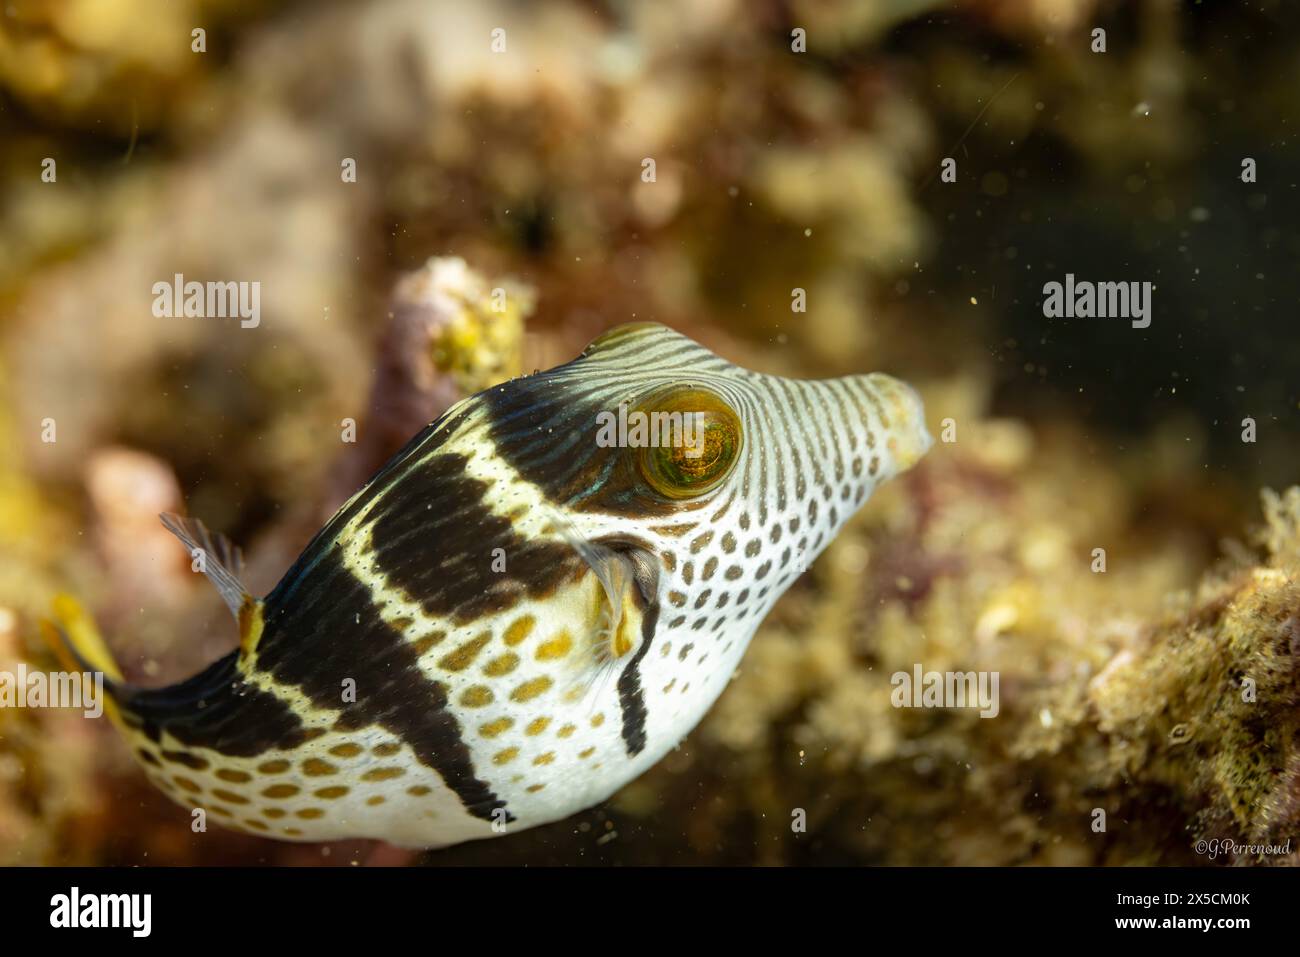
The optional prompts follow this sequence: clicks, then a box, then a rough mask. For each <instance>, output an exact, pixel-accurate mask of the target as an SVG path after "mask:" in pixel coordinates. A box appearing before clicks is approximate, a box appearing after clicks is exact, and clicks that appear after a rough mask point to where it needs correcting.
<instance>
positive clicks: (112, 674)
mask: <svg viewBox="0 0 1300 957" xmlns="http://www.w3.org/2000/svg"><path fill="white" fill-rule="evenodd" d="M41 635H42V637H43V638H44V639H45V641H46V643H47V644H48V645H49V646H50V648H51V649H53V651H54V654H55V655H56V656H57V657H58V659H59V661H60V662H61V663H62V665H63V667H64V668H66V669H68V670H69V671H77V672H82V673H86V672H99V673H101V674H102V675H103V676H104V688H105V690H106V691H108V695H109V700H108V701H106V702H105V703H104V704H105V710H106V711H107V712H108V714H109V717H111V718H112V719H113V720H114V721H119V720H120V718H121V714H120V712H119V711H118V708H117V704H116V702H117V701H119V700H120V699H121V697H122V694H123V692H124V691H125V690H126V687H127V686H126V682H125V680H124V679H123V677H122V669H121V668H119V667H118V665H117V661H116V660H115V659H114V658H113V653H112V652H111V651H109V650H108V645H107V644H106V643H105V642H104V638H103V636H102V635H100V633H99V628H98V627H96V625H95V621H94V619H93V618H91V616H90V614H89V613H88V612H87V611H86V610H85V609H84V608H82V607H81V603H80V602H78V601H77V600H76V599H75V598H73V597H72V596H71V595H67V594H60V595H56V596H55V598H54V620H53V621H50V620H45V621H42V622H41Z"/></svg>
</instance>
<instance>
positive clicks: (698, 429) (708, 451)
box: [638, 386, 744, 499]
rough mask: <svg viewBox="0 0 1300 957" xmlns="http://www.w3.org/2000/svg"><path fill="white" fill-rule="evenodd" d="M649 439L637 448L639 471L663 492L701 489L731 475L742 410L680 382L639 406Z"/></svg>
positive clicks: (687, 494)
mask: <svg viewBox="0 0 1300 957" xmlns="http://www.w3.org/2000/svg"><path fill="white" fill-rule="evenodd" d="M641 411H643V412H645V413H646V417H647V419H648V425H649V441H648V442H647V443H646V444H645V445H643V446H642V447H641V448H640V449H638V462H639V466H640V469H641V475H642V476H643V477H644V478H645V480H646V482H648V483H649V484H650V487H651V488H653V489H654V490H655V491H656V492H658V493H659V494H660V495H663V496H664V497H666V498H674V499H683V498H693V497H695V496H697V495H703V494H704V493H705V492H708V491H710V490H711V489H714V488H716V487H717V486H718V484H719V483H720V482H721V481H722V480H723V479H724V478H726V477H727V474H728V473H729V472H730V471H731V468H732V466H734V465H735V464H736V460H737V459H738V458H739V457H740V449H741V445H742V443H743V441H744V436H743V431H742V429H741V427H740V416H738V415H737V414H736V411H735V410H734V409H733V408H732V407H731V406H730V405H728V404H727V402H726V401H725V400H724V399H723V398H722V397H721V396H719V395H717V394H716V393H714V392H711V391H709V390H707V389H701V388H698V387H695V386H677V387H674V388H672V389H669V390H667V391H665V392H661V393H658V394H656V395H654V396H652V397H651V398H650V399H649V400H648V401H647V402H646V403H644V404H643V405H642V406H641Z"/></svg>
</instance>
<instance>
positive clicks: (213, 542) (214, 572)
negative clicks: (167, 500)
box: [158, 512, 249, 621]
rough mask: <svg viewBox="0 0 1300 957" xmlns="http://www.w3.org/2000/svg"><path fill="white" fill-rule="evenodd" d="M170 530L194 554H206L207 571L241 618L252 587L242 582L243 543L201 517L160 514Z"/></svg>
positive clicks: (234, 611)
mask: <svg viewBox="0 0 1300 957" xmlns="http://www.w3.org/2000/svg"><path fill="white" fill-rule="evenodd" d="M158 517H159V518H161V519H162V523H163V525H164V526H166V528H167V530H168V531H169V532H171V533H172V534H173V535H175V536H176V537H177V538H179V539H180V540H181V541H182V542H183V543H184V544H185V547H186V548H187V549H189V551H190V554H191V555H193V554H194V552H195V551H196V550H198V551H200V552H202V553H203V573H204V574H205V575H207V576H208V580H209V581H211V582H212V584H213V585H215V586H216V587H217V591H218V592H219V593H220V594H221V600H222V601H224V602H225V603H226V607H227V608H229V609H230V613H231V614H232V615H234V616H235V620H236V621H239V611H240V609H241V608H243V606H244V603H245V602H246V601H247V600H248V598H249V594H248V589H247V588H245V587H244V583H243V582H242V581H240V578H239V576H240V575H241V574H242V573H243V570H244V556H243V553H242V552H241V551H240V550H239V546H238V545H236V544H235V543H234V542H232V541H231V540H230V539H228V538H226V536H224V535H220V534H217V533H215V532H210V531H208V527H207V526H206V525H204V524H203V523H202V522H201V521H199V520H198V519H197V518H187V517H185V516H183V515H173V514H172V513H171V512H164V513H163V514H162V515H159V516H158Z"/></svg>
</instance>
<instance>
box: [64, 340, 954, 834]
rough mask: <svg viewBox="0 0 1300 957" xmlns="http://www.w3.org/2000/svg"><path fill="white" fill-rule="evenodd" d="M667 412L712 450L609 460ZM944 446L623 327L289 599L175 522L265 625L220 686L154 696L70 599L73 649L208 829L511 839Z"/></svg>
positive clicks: (703, 696) (897, 386)
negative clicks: (255, 585)
mask: <svg viewBox="0 0 1300 957" xmlns="http://www.w3.org/2000/svg"><path fill="white" fill-rule="evenodd" d="M638 412H640V413H645V414H646V417H645V418H642V419H640V420H639V421H641V422H645V421H647V419H648V420H649V421H652V422H653V421H660V422H665V421H672V420H671V419H663V418H660V419H658V420H656V419H655V418H654V415H655V413H669V414H671V413H673V412H683V413H690V414H691V415H692V416H693V417H694V418H693V420H692V421H693V423H694V425H695V427H696V433H695V435H694V437H693V439H692V441H691V442H689V443H687V442H672V441H669V442H657V443H656V442H652V441H645V440H644V439H645V436H644V434H643V433H644V430H641V433H638V431H637V430H636V429H635V428H634V429H632V430H630V431H628V433H627V434H626V435H622V436H620V437H621V438H622V439H623V441H622V443H620V442H617V441H615V442H611V441H607V439H608V438H609V436H608V435H605V436H604V438H605V439H606V441H599V440H598V439H600V438H601V434H600V428H599V426H598V422H600V421H602V416H601V413H617V414H620V415H623V416H626V421H634V420H635V419H636V417H635V416H634V413H638ZM603 421H605V422H608V421H609V420H608V418H605V419H603ZM638 438H640V439H641V440H642V441H633V440H634V439H638ZM930 442H931V439H930V436H929V433H928V432H927V431H926V427H925V421H924V414H923V410H922V405H921V401H920V399H919V397H918V396H917V393H916V392H915V390H913V389H912V388H911V387H910V386H908V385H906V384H904V383H903V382H900V381H899V380H897V379H894V378H891V377H890V376H887V375H883V374H871V375H857V376H848V377H845V378H839V379H829V380H824V381H800V380H793V379H787V378H780V377H777V376H772V375H762V374H759V373H756V372H752V371H750V370H748V369H744V368H740V367H738V366H735V365H732V364H731V363H729V362H727V361H726V360H724V359H722V358H720V357H718V356H717V355H714V354H713V353H712V352H710V351H709V350H707V349H705V348H704V347H703V346H701V345H699V344H698V343H696V342H694V341H693V340H691V339H689V338H687V337H685V336H683V335H680V334H678V333H676V332H674V331H672V330H670V329H668V328H666V327H664V326H660V325H655V324H635V325H628V326H622V327H619V328H616V329H614V330H612V331H610V332H608V333H606V334H605V335H602V336H601V337H600V338H598V339H596V340H595V341H594V342H592V343H591V345H589V346H588V347H587V348H586V350H584V351H583V352H582V354H581V355H580V356H579V357H578V358H576V359H574V360H573V361H571V362H568V363H566V364H564V365H561V366H558V367H556V368H554V369H551V370H549V371H546V372H539V373H534V374H532V375H530V376H525V377H521V378H516V379H513V380H510V381H508V382H505V383H503V384H501V385H498V386H496V387H494V388H491V389H488V390H486V391H484V392H480V393H478V394H477V395H474V396H471V397H469V398H467V399H465V400H463V401H461V402H459V403H458V404H456V405H454V406H453V407H452V408H450V409H449V410H448V411H447V412H446V414H444V415H443V416H442V417H441V418H439V419H438V420H437V421H435V422H433V423H432V424H431V425H429V426H428V427H427V428H425V429H424V430H423V431H422V432H421V433H420V434H418V435H417V436H415V437H414V438H413V439H412V440H411V441H410V442H409V443H408V444H407V446H406V447H405V448H404V449H402V450H401V451H400V452H399V453H398V454H397V455H396V456H394V457H393V458H392V459H391V460H390V461H389V462H388V463H387V464H386V465H385V466H384V467H383V468H381V469H380V471H379V472H378V473H377V474H376V475H375V476H374V477H373V478H372V479H371V480H370V481H369V482H368V483H367V484H366V485H365V486H364V487H363V488H362V489H361V490H360V491H359V492H357V493H356V494H355V495H354V496H353V497H352V498H351V499H350V500H349V501H348V502H347V503H346V504H345V505H344V506H343V507H342V508H341V509H340V510H339V512H338V513H337V514H336V515H335V516H334V517H333V518H332V519H331V520H330V521H329V523H328V524H326V526H325V527H324V528H323V529H322V530H321V531H320V532H319V533H318V534H317V535H316V536H315V538H314V539H312V541H311V542H310V544H308V546H307V548H306V550H305V551H303V553H302V554H301V555H300V556H299V557H298V559H297V560H296V561H295V562H294V563H293V565H292V567H291V568H290V569H289V570H288V572H287V573H286V574H285V575H284V577H283V579H281V581H280V582H279V584H278V585H276V587H275V588H274V590H272V591H271V593H270V594H268V595H267V596H266V597H264V598H255V597H253V596H252V595H250V594H249V593H248V591H247V589H246V588H245V587H244V586H243V584H242V583H241V582H240V580H239V571H240V568H239V555H238V551H237V549H235V548H234V547H233V546H231V545H230V543H229V542H227V541H226V540H225V539H224V538H221V537H220V536H214V535H212V534H210V533H209V532H208V531H207V530H206V529H205V528H204V527H203V526H202V525H201V524H200V523H198V522H196V521H194V520H190V519H181V518H177V517H175V516H163V520H164V523H165V524H166V525H167V526H168V527H169V528H170V529H171V530H172V531H173V532H174V533H175V534H176V535H177V536H178V537H179V538H180V539H181V541H183V542H184V544H185V545H186V547H188V548H189V549H190V550H191V552H192V553H193V554H194V555H196V556H199V555H202V557H203V558H204V563H203V565H204V568H203V570H205V571H206V574H207V575H208V577H209V578H210V579H211V580H212V582H213V583H214V584H215V586H216V587H217V589H218V590H219V591H220V593H221V595H222V597H223V598H224V600H225V602H226V604H227V605H228V606H229V608H230V611H231V612H232V614H233V615H234V617H235V619H236V621H237V622H238V626H239V633H240V644H239V648H238V650H237V651H234V652H232V653H231V654H230V655H228V656H227V657H225V658H222V659H221V660H219V661H217V662H216V663H214V664H212V665H211V666H209V667H208V668H207V669H205V670H204V671H202V672H201V673H199V674H197V675H195V676H194V677H192V678H190V679H188V680H186V681H182V682H180V683H179V684H176V685H173V686H171V687H167V688H161V689H149V688H142V687H136V686H132V685H129V684H127V683H125V682H124V681H123V680H122V677H121V673H120V671H119V670H118V669H117V667H116V666H115V664H114V663H113V661H112V658H111V656H110V654H109V652H108V650H107V648H106V646H105V645H104V644H103V642H102V640H101V639H100V638H99V636H98V634H97V632H96V631H95V629H94V627H93V625H92V624H90V623H89V621H88V619H87V618H86V616H84V615H83V614H80V613H78V612H77V611H76V610H75V608H74V607H73V606H72V605H71V604H70V603H65V604H64V605H63V607H62V613H61V614H60V615H59V617H60V619H61V627H57V628H55V629H53V637H55V638H56V639H58V638H62V641H63V642H64V643H65V644H64V651H65V652H66V653H67V654H69V655H71V656H72V657H73V658H74V659H75V661H76V662H78V663H79V665H80V666H81V667H83V668H87V669H94V670H99V671H103V672H104V673H105V677H106V688H107V689H108V692H109V695H110V697H111V699H112V700H111V702H110V707H109V709H108V710H109V713H110V716H111V717H112V718H113V719H114V721H115V722H116V723H117V724H118V726H119V727H120V728H121V730H122V731H123V732H124V734H125V736H126V738H127V739H128V741H129V742H130V744H131V746H132V748H133V750H134V753H135V755H136V757H137V758H138V760H139V762H140V763H141V765H142V766H143V769H144V771H145V773H146V774H147V775H148V777H149V778H150V780H152V781H153V782H154V783H155V784H156V785H157V786H158V787H159V788H161V789H162V790H163V791H164V792H166V793H167V794H168V795H170V796H171V797H172V798H173V799H175V800H176V801H177V802H178V803H180V804H181V805H183V806H185V807H186V808H189V809H191V811H192V813H193V812H194V811H195V810H197V809H203V810H204V812H205V813H206V814H207V815H209V816H210V818H211V819H212V820H215V821H218V822H220V823H222V824H224V825H227V826H229V827H231V828H235V829H238V830H242V831H247V832H250V833H253V834H261V835H266V836H270V837H276V838H280V839H283V840H294V841H324V840H334V839H341V838H375V839H380V840H384V841H387V842H389V843H392V844H396V845H399V846H404V847H413V848H428V847H439V846H445V845H449V844H455V843H458V842H461V841H467V840H473V839H477V838H485V837H491V836H494V835H499V834H503V833H511V832H512V831H514V830H518V829H521V828H526V827H533V826H536V825H539V824H544V823H547V822H550V821H555V820H558V819H560V818H564V817H566V816H568V815H571V814H573V813H575V812H577V811H580V810H582V809H584V808H587V807H590V806H592V805H594V804H597V803H599V802H600V801H602V800H604V799H605V798H607V797H609V796H610V795H611V794H613V793H614V792H615V791H616V790H618V789H619V788H620V787H622V786H623V785H625V784H627V783H628V782H629V781H631V780H632V779H634V778H635V777H637V776H638V775H639V774H641V773H642V772H643V771H645V770H646V769H647V768H649V767H650V766H651V765H653V764H654V763H655V762H656V761H658V760H659V759H660V758H662V757H663V756H664V754H665V753H666V752H668V751H669V750H670V749H672V748H673V747H674V746H676V745H677V744H678V743H679V742H680V741H681V740H682V739H683V738H684V737H685V736H686V734H687V733H688V732H690V731H691V729H692V728H694V727H695V725H696V724H697V723H698V722H699V721H700V719H701V718H702V717H703V715H704V714H705V712H707V711H708V709H709V707H710V706H711V705H712V704H713V702H714V701H715V700H716V699H717V698H718V696H719V694H721V692H722V691H723V689H724V688H725V687H726V686H727V683H728V682H729V681H730V680H731V678H732V676H733V674H734V673H735V671H736V668H737V665H738V663H739V661H740V659H741V656H742V655H743V654H744V652H745V648H746V646H747V645H748V644H749V642H750V639H751V638H752V637H753V635H754V632H755V630H756V629H757V627H758V625H759V623H760V622H761V621H762V620H763V618H764V616H765V615H766V614H767V613H768V611H769V609H771V607H772V605H773V604H774V603H775V602H776V600H777V599H778V598H779V597H780V596H781V594H782V593H783V592H784V591H785V590H786V589H787V588H788V587H789V586H790V584H791V583H792V582H793V581H794V580H795V579H796V577H798V575H799V574H800V573H801V571H802V570H803V569H804V568H805V567H806V566H807V564H808V563H809V562H811V561H812V560H813V559H814V558H815V557H816V556H817V555H818V553H820V552H821V551H822V550H823V549H824V548H825V547H826V545H827V544H828V543H829V542H830V540H831V539H832V538H833V537H834V536H835V535H836V533H837V532H838V531H839V529H840V528H841V527H842V526H843V525H844V523H845V522H846V521H847V520H848V519H849V517H850V516H851V515H852V514H853V513H854V512H855V511H857V509H858V508H859V507H860V506H861V505H862V504H863V503H864V502H865V501H866V500H867V498H868V497H869V496H870V495H871V493H872V491H873V490H874V489H875V487H876V485H877V484H878V483H880V482H883V481H885V480H886V479H888V478H890V477H891V476H893V475H895V474H897V473H899V472H900V471H902V470H904V469H907V468H909V467H910V466H911V465H912V464H913V463H915V462H916V461H917V460H918V459H919V458H920V457H921V456H922V455H923V454H924V453H925V452H926V451H927V450H928V448H929V446H930Z"/></svg>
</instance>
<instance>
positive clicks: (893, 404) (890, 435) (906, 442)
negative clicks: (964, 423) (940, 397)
mask: <svg viewBox="0 0 1300 957" xmlns="http://www.w3.org/2000/svg"><path fill="white" fill-rule="evenodd" d="M866 378H867V382H868V385H870V387H871V390H872V391H875V394H876V395H878V397H879V399H880V407H881V408H883V421H881V426H883V429H884V438H885V442H884V445H885V449H887V450H888V451H889V455H891V458H892V459H893V463H892V464H893V467H892V468H891V469H889V471H891V473H893V475H897V473H898V472H906V471H907V469H909V468H911V467H913V465H915V464H917V463H918V462H919V460H920V458H922V456H923V455H924V454H926V452H928V451H930V447H931V446H932V445H933V443H935V439H933V438H932V437H931V434H930V429H927V428H926V406H924V403H923V402H922V400H920V393H918V391H917V390H915V389H914V387H913V386H910V385H907V384H906V382H904V381H902V380H900V378H894V377H893V376H887V374H884V373H883V372H875V373H872V374H870V376H866Z"/></svg>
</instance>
